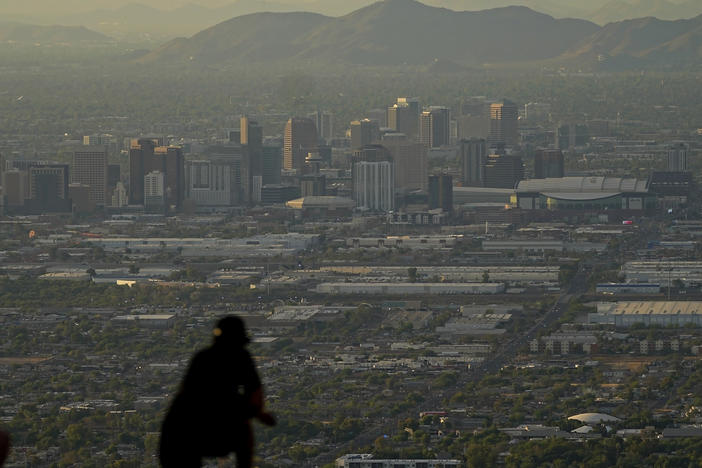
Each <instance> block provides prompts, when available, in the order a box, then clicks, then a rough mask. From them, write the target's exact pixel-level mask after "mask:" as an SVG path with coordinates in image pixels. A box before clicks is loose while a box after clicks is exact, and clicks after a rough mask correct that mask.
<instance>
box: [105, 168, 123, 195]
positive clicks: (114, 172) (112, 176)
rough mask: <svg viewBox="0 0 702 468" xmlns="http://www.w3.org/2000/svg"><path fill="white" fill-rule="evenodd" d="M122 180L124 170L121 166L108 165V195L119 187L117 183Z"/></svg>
mask: <svg viewBox="0 0 702 468" xmlns="http://www.w3.org/2000/svg"><path fill="white" fill-rule="evenodd" d="M121 180H122V168H121V167H120V165H119V164H108V165H107V189H108V193H109V191H110V190H111V189H114V188H115V187H116V186H117V182H119V181H121Z"/></svg>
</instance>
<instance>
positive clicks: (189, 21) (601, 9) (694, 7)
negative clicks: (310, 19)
mask: <svg viewBox="0 0 702 468" xmlns="http://www.w3.org/2000/svg"><path fill="white" fill-rule="evenodd" d="M133 1H134V0H129V2H132V3H127V0H123V1H122V2H119V1H117V0H93V1H91V2H85V1H84V0H62V2H60V3H56V2H55V0H33V1H32V2H27V3H20V2H7V3H4V2H0V17H2V18H4V19H5V20H8V21H9V20H14V21H20V22H25V23H36V24H45V25H50V24H62V25H76V26H77V25H82V26H86V27H88V28H90V29H93V30H95V31H99V32H101V33H103V34H106V35H108V36H111V37H114V38H116V39H119V40H128V41H142V40H151V41H156V42H158V41H162V40H167V39H171V38H173V37H176V36H191V35H193V34H195V33H197V32H198V31H201V30H203V29H205V28H207V27H210V26H213V25H215V24H218V23H220V22H222V21H225V20H227V19H229V18H233V17H237V16H242V15H246V14H250V13H257V12H293V11H303V12H311V13H319V14H323V15H325V16H334V17H338V16H344V15H347V14H349V13H351V12H353V11H356V10H358V9H360V8H363V7H365V6H368V5H370V4H372V3H373V2H374V1H375V0H221V1H216V0H181V1H180V2H178V1H177V0H137V1H141V2H144V3H133ZM215 1H216V4H215V3H213V2H215ZM194 2H196V3H194ZM424 3H426V4H427V5H430V6H435V7H444V8H448V9H451V10H455V11H479V10H485V9H491V8H499V7H506V6H526V7H529V8H530V9H532V10H535V11H538V12H541V13H546V14H548V15H551V16H553V17H555V18H579V19H586V20H589V21H592V22H594V23H597V24H599V25H604V24H607V23H610V22H615V21H622V20H625V19H633V18H641V17H646V16H653V17H656V18H659V19H666V20H672V19H685V18H691V17H694V16H697V15H699V14H702V1H700V0H589V1H588V2H583V1H582V0H425V2H424ZM59 6H60V8H59Z"/></svg>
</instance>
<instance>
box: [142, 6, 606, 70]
mask: <svg viewBox="0 0 702 468" xmlns="http://www.w3.org/2000/svg"><path fill="white" fill-rule="evenodd" d="M598 29H599V27H598V26H597V25H595V24H593V23H590V22H588V21H584V20H574V19H560V20H556V19H554V18H552V17H551V16H548V15H545V14H542V13H537V12H535V11H533V10H530V9H528V8H526V7H506V8H496V9H491V10H484V11H478V12H455V11H452V10H447V9H444V8H435V7H430V6H427V5H424V4H421V3H419V2H416V1H414V0H385V1H381V2H377V3H374V4H372V5H369V6H367V7H364V8H361V9H359V10H357V11H354V12H353V13H350V14H348V15H345V16H342V17H339V18H331V17H327V16H322V15H318V14H314V13H257V14H252V15H246V16H241V17H237V18H233V19H231V20H228V21H225V22H223V23H220V24H218V25H216V26H213V27H211V28H208V29H206V30H204V31H202V32H200V33H198V34H195V35H194V36H192V37H191V38H189V39H183V38H180V39H176V40H174V41H171V42H169V43H167V44H165V45H164V46H162V47H160V48H159V49H157V50H155V51H154V52H152V53H150V54H148V55H146V56H145V57H143V58H142V59H141V60H142V61H143V62H159V61H170V62H173V61H176V62H178V61H195V62H200V63H217V62H239V61H253V62H263V61H267V62H270V61H276V60H281V61H282V60H308V61H316V62H327V63H351V64H369V65H380V64H387V65H392V64H402V63H409V64H429V63H430V62H433V61H434V60H435V59H448V60H451V61H453V62H456V63H457V64H461V65H473V64H481V63H485V62H506V61H515V60H519V61H528V60H539V59H544V58H549V57H553V56H557V55H559V54H561V53H562V52H564V51H566V50H567V49H568V48H570V47H572V46H574V45H575V44H577V43H578V42H580V41H582V40H583V39H584V38H586V37H588V36H589V35H591V34H592V33H594V32H596V31H597V30H598Z"/></svg>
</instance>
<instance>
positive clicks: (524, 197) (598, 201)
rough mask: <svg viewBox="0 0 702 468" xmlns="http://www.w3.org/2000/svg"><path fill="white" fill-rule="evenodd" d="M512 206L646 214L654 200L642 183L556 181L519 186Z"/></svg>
mask: <svg viewBox="0 0 702 468" xmlns="http://www.w3.org/2000/svg"><path fill="white" fill-rule="evenodd" d="M512 204H513V205H515V206H518V207H519V208H522V209H527V210H538V209H548V210H556V209H566V210H587V209H596V210H646V209H649V208H653V207H655V204H656V197H655V195H654V194H651V193H649V191H648V183H647V181H645V180H638V179H633V178H621V177H602V176H597V177H559V178H549V179H530V180H523V181H521V182H519V184H518V185H517V189H516V191H515V194H514V198H513V199H512Z"/></svg>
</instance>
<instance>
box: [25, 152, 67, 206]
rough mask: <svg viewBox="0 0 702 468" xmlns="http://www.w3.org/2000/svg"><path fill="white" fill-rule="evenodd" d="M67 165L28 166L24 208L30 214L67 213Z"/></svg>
mask: <svg viewBox="0 0 702 468" xmlns="http://www.w3.org/2000/svg"><path fill="white" fill-rule="evenodd" d="M68 173H69V172H68V164H47V165H36V166H30V167H29V170H28V179H29V199H27V200H25V203H24V205H25V207H26V208H28V210H29V212H31V213H43V212H69V211H71V200H70V198H69V196H68V180H69V177H68Z"/></svg>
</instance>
